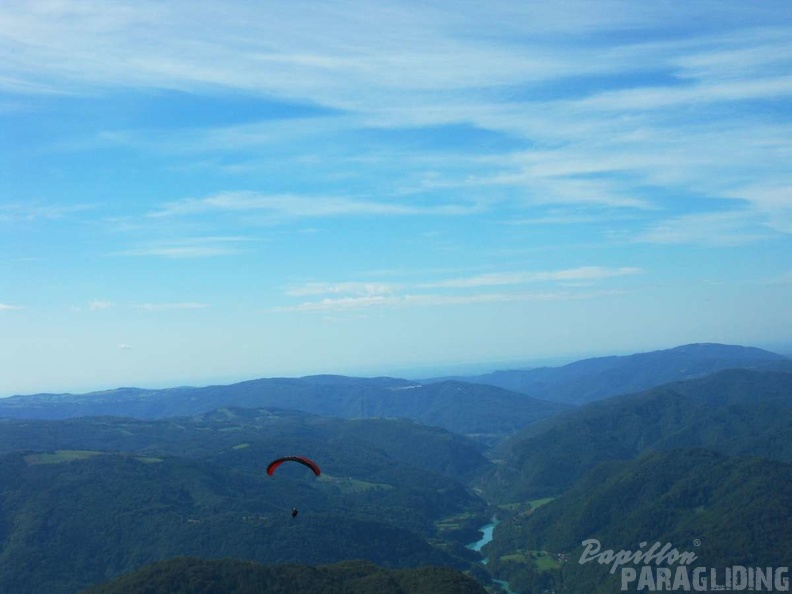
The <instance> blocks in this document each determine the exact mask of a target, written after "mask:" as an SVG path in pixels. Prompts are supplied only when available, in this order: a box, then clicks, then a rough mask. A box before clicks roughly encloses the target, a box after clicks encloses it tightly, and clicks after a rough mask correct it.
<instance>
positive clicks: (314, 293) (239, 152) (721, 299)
mask: <svg viewBox="0 0 792 594" xmlns="http://www.w3.org/2000/svg"><path fill="white" fill-rule="evenodd" d="M790 96H792V4H791V3H790V2H789V1H788V0H763V1H757V2H748V1H746V0H717V1H714V0H713V1H709V0H691V1H689V2H678V1H672V0H597V1H596V2H592V1H591V0H557V1H553V2H546V1H538V0H491V1H488V2H471V1H465V0H454V1H453V2H452V1H450V0H442V1H437V0H435V1H432V0H421V1H420V2H418V1H415V2H412V1H378V2H351V1H345V0H322V1H315V0H296V1H292V2H282V1H278V2H271V1H264V0H261V1H255V2H254V1H245V0H240V1H237V2H233V3H219V2H215V1H206V0H164V1H161V0H157V1H153V0H129V1H122V0H80V1H76V0H27V1H22V0H4V1H3V2H2V3H0V396H9V395H12V394H24V393H34V392H42V391H54V392H66V391H87V390H95V389H104V388H113V387H117V386H129V385H134V386H142V387H169V386H174V385H185V384H190V385H205V384H208V383H228V382H231V381H238V380H244V379H252V378H257V377H273V376H297V375H308V374H314V373H342V374H350V375H380V374H389V373H391V372H392V371H393V370H408V369H418V368H421V369H429V368H430V367H432V366H443V365H446V366H447V365H461V364H473V363H491V364H492V365H493V366H494V367H493V368H496V367H498V366H499V364H500V363H501V362H505V361H531V360H546V359H550V358H554V357H574V356H578V355H580V356H584V355H593V354H627V353H630V352H640V351H646V350H654V349H659V348H670V347H673V346H677V345H681V344H687V343H692V342H722V343H728V344H745V345H752V346H763V347H766V348H772V347H773V346H774V345H784V344H786V345H789V344H792V181H791V178H792V166H790V163H792V118H790V115H792V104H791V103H790Z"/></svg>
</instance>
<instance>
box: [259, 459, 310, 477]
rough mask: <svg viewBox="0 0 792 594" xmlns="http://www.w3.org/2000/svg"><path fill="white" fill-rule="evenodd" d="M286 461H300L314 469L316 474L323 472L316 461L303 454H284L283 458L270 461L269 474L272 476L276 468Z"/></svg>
mask: <svg viewBox="0 0 792 594" xmlns="http://www.w3.org/2000/svg"><path fill="white" fill-rule="evenodd" d="M284 462H299V463H300V464H303V465H305V466H307V467H308V468H310V469H311V470H313V473H314V474H315V475H316V476H319V475H320V474H322V470H321V469H320V468H319V466H318V465H317V464H316V462H314V461H313V460H309V459H308V458H305V457H303V456H284V457H283V458H276V459H275V460H273V461H272V462H270V463H269V466H267V474H268V475H270V476H272V475H273V474H274V472H275V469H276V468H278V466H280V465H281V464H283V463H284Z"/></svg>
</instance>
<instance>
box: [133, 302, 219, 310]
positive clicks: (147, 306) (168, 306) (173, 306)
mask: <svg viewBox="0 0 792 594" xmlns="http://www.w3.org/2000/svg"><path fill="white" fill-rule="evenodd" d="M134 307H135V309H142V310H145V311H169V310H178V309H188V310H189V309H205V308H207V307H209V305H208V304H206V303H192V302H184V303H142V304H140V305H135V306H134Z"/></svg>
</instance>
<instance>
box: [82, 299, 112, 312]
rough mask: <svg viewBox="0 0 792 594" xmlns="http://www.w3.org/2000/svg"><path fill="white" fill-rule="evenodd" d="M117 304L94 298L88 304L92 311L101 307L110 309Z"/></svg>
mask: <svg viewBox="0 0 792 594" xmlns="http://www.w3.org/2000/svg"><path fill="white" fill-rule="evenodd" d="M113 305H115V304H114V303H113V302H112V301H100V300H94V301H91V302H90V303H89V304H88V309H89V310H91V311H97V310H101V309H110V308H111V307H113Z"/></svg>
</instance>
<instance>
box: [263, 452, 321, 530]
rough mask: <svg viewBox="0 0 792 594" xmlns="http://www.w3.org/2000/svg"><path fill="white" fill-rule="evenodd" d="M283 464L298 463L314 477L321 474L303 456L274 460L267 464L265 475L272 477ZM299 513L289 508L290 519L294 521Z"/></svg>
mask: <svg viewBox="0 0 792 594" xmlns="http://www.w3.org/2000/svg"><path fill="white" fill-rule="evenodd" d="M284 462H298V463H300V464H302V465H303V466H307V467H308V468H310V469H311V470H312V471H313V473H314V474H315V475H316V476H319V475H320V474H322V469H321V468H319V465H318V464H317V463H316V462H314V461H313V460H311V459H309V458H306V457H304V456H283V457H282V458H275V459H274V460H273V461H272V462H270V463H269V465H268V466H267V474H268V475H269V476H273V475H274V474H275V470H276V469H277V468H278V466H280V465H281V464H283V463H284ZM298 513H300V512H298V511H297V508H296V507H293V508H291V517H292V519H295V518H296V517H297V514H298Z"/></svg>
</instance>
